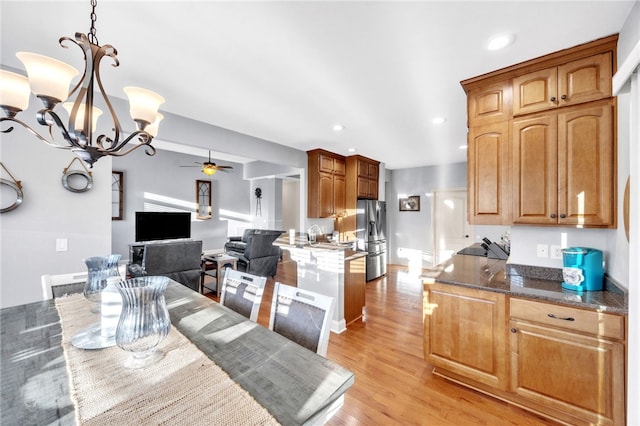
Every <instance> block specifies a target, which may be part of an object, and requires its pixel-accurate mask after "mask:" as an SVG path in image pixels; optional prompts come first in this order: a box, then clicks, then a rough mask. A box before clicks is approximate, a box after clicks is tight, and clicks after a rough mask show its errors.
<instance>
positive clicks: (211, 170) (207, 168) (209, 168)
mask: <svg viewBox="0 0 640 426" xmlns="http://www.w3.org/2000/svg"><path fill="white" fill-rule="evenodd" d="M215 172H216V167H215V166H214V165H213V164H203V165H202V173H204V174H205V175H207V176H212V175H213V174H215Z"/></svg>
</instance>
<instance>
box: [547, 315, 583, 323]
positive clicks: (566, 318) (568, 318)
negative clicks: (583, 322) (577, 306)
mask: <svg viewBox="0 0 640 426" xmlns="http://www.w3.org/2000/svg"><path fill="white" fill-rule="evenodd" d="M547 316H548V317H549V318H553V319H559V320H563V321H575V320H576V319H575V318H573V317H557V316H555V315H553V314H547Z"/></svg>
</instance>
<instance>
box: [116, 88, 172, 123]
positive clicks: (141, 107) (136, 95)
mask: <svg viewBox="0 0 640 426" xmlns="http://www.w3.org/2000/svg"><path fill="white" fill-rule="evenodd" d="M123 90H124V93H126V95H127V97H128V98H129V114H131V118H133V120H134V121H135V122H137V123H139V124H140V125H141V126H140V127H141V129H140V130H145V128H146V127H147V126H148V125H149V124H151V123H153V122H154V121H155V120H156V115H157V114H158V108H159V107H160V104H162V103H163V102H164V98H163V97H162V96H160V95H158V94H157V93H155V92H152V91H151V90H147V89H143V88H141V87H131V86H128V87H125V88H124V89H123Z"/></svg>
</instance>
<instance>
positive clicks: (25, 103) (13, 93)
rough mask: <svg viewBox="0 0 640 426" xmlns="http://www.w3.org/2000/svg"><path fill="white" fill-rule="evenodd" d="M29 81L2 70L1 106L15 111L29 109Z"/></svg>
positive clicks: (0, 83)
mask: <svg viewBox="0 0 640 426" xmlns="http://www.w3.org/2000/svg"><path fill="white" fill-rule="evenodd" d="M30 95H31V89H30V88H29V79H28V78H27V77H25V76H23V75H20V74H16V73H14V72H10V71H5V70H0V105H2V106H3V107H4V108H9V109H11V110H14V111H18V112H19V111H24V110H25V109H27V107H29V96H30Z"/></svg>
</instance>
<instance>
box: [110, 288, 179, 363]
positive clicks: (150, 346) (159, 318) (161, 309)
mask: <svg viewBox="0 0 640 426" xmlns="http://www.w3.org/2000/svg"><path fill="white" fill-rule="evenodd" d="M168 284H169V278H167V277H158V276H149V277H136V278H131V279H129V280H126V281H121V282H119V283H118V284H117V287H118V291H120V294H121V295H122V313H121V314H120V320H119V321H118V327H117V328H116V345H118V346H119V347H120V348H121V349H123V350H125V351H128V352H130V353H131V356H130V357H129V358H128V359H127V361H125V364H124V365H125V367H126V368H132V369H133V368H143V367H146V366H148V365H150V364H153V363H154V362H156V361H158V360H160V359H162V357H163V356H164V354H163V353H162V352H161V351H158V350H157V346H158V344H160V342H161V341H162V340H164V338H165V337H167V335H168V334H169V330H170V328H171V320H170V318H169V311H168V309H167V304H166V302H165V300H164V292H165V290H166V289H167V285H168Z"/></svg>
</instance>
